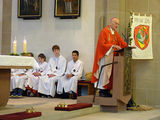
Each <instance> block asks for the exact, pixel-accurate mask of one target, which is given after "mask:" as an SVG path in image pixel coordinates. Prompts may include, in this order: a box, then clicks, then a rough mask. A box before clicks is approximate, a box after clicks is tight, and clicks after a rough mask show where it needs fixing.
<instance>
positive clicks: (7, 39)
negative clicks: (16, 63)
mask: <svg viewBox="0 0 160 120" xmlns="http://www.w3.org/2000/svg"><path fill="white" fill-rule="evenodd" d="M11 23H12V0H3V12H2V42H1V54H3V55H4V54H9V53H10V51H11Z"/></svg>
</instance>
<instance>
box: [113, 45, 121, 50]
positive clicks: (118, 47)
mask: <svg viewBox="0 0 160 120" xmlns="http://www.w3.org/2000/svg"><path fill="white" fill-rule="evenodd" d="M113 48H116V49H117V50H120V49H122V48H121V47H120V46H118V45H113Z"/></svg>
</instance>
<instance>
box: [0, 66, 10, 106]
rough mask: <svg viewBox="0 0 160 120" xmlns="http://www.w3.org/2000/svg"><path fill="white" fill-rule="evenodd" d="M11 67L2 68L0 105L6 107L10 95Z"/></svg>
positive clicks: (0, 72) (0, 74) (0, 70)
mask: <svg viewBox="0 0 160 120" xmlns="http://www.w3.org/2000/svg"><path fill="white" fill-rule="evenodd" d="M10 75H11V70H10V69H0V107H4V106H5V105H6V104H7V102H8V98H9V95H10Z"/></svg>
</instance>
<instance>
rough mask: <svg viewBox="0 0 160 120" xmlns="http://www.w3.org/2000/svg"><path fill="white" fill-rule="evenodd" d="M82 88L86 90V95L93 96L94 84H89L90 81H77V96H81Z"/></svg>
mask: <svg viewBox="0 0 160 120" xmlns="http://www.w3.org/2000/svg"><path fill="white" fill-rule="evenodd" d="M84 86H85V87H87V88H88V95H94V84H93V83H91V81H86V80H79V81H78V96H81V92H82V91H81V88H82V87H84Z"/></svg>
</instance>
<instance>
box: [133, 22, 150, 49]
mask: <svg viewBox="0 0 160 120" xmlns="http://www.w3.org/2000/svg"><path fill="white" fill-rule="evenodd" d="M134 40H135V45H136V46H137V47H138V48H140V49H141V50H144V49H145V48H147V47H148V44H149V26H147V25H138V26H137V27H135V29H134Z"/></svg>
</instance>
